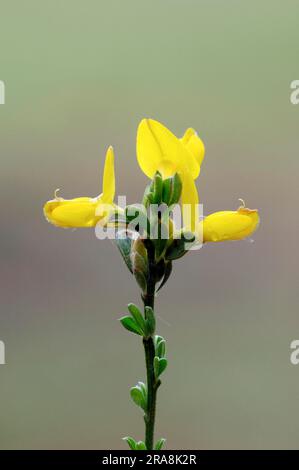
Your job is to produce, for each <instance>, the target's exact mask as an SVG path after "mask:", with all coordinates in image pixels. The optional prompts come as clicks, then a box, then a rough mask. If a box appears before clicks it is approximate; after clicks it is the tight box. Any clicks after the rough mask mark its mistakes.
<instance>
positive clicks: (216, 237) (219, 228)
mask: <svg viewBox="0 0 299 470" xmlns="http://www.w3.org/2000/svg"><path fill="white" fill-rule="evenodd" d="M259 220H260V219H259V214H258V211H257V210H256V209H255V210H251V209H247V208H246V207H245V205H244V206H241V207H239V209H238V210H237V211H221V212H214V213H213V214H210V215H208V216H207V217H206V218H205V219H204V220H203V221H202V222H201V224H200V226H199V230H202V239H203V242H204V243H205V242H222V241H226V240H242V239H243V238H246V237H249V236H250V235H252V234H253V232H255V230H256V229H257V227H258V225H259Z"/></svg>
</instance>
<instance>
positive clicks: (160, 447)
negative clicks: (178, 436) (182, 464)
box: [155, 437, 166, 450]
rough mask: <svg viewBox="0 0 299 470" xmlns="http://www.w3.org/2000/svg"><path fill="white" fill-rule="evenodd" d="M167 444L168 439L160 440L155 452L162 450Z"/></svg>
mask: <svg viewBox="0 0 299 470" xmlns="http://www.w3.org/2000/svg"><path fill="white" fill-rule="evenodd" d="M165 442H166V439H164V438H163V437H162V438H161V439H159V440H158V441H157V442H156V445H155V450H161V449H162V447H163V445H164V444H165Z"/></svg>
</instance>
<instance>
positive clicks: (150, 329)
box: [145, 307, 156, 337]
mask: <svg viewBox="0 0 299 470" xmlns="http://www.w3.org/2000/svg"><path fill="white" fill-rule="evenodd" d="M155 328H156V319H155V314H154V311H153V309H152V308H151V307H145V335H146V336H147V337H148V336H152V335H153V334H154V333H155Z"/></svg>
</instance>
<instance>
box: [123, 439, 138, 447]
mask: <svg viewBox="0 0 299 470" xmlns="http://www.w3.org/2000/svg"><path fill="white" fill-rule="evenodd" d="M123 441H126V442H127V443H128V446H129V447H130V449H131V450H136V445H137V442H136V441H135V439H133V437H130V436H126V437H123Z"/></svg>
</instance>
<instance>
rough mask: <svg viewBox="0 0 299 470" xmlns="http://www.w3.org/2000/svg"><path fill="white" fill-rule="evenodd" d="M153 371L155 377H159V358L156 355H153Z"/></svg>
mask: <svg viewBox="0 0 299 470" xmlns="http://www.w3.org/2000/svg"><path fill="white" fill-rule="evenodd" d="M154 372H155V377H156V378H158V377H159V358H158V356H155V357H154Z"/></svg>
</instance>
